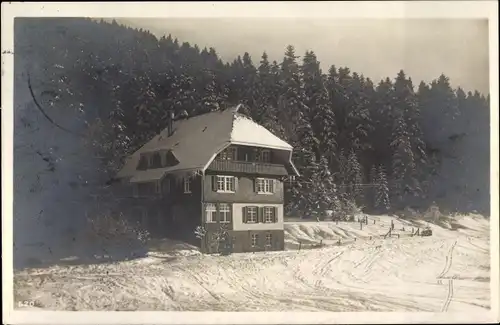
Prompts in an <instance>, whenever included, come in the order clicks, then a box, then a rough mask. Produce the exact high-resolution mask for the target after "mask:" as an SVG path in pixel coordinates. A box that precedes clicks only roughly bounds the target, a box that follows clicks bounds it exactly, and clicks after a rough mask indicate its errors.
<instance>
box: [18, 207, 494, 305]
mask: <svg viewBox="0 0 500 325" xmlns="http://www.w3.org/2000/svg"><path fill="white" fill-rule="evenodd" d="M380 218H381V219H380V220H383V221H384V220H385V221H388V220H389V219H388V218H386V217H380ZM389 222H390V221H389ZM416 222H423V221H416ZM456 222H457V224H458V225H460V227H459V229H458V230H455V231H453V230H450V229H447V228H443V227H440V226H436V225H432V229H433V231H434V235H433V236H432V237H413V238H411V237H405V238H400V239H397V238H395V237H392V238H390V239H385V240H384V239H373V240H368V239H367V238H366V236H367V235H369V234H377V233H383V232H384V231H385V229H384V227H383V226H381V225H382V223H379V224H378V226H377V224H376V226H373V225H372V226H370V227H368V228H369V229H368V230H366V231H365V232H358V231H357V230H356V229H355V228H354V227H351V226H354V225H334V224H327V223H322V224H319V225H316V224H314V223H311V222H307V223H301V224H298V223H295V224H287V225H286V233H287V241H288V243H291V242H293V241H297V240H298V239H300V240H305V239H306V238H310V239H311V240H321V239H324V240H328V239H331V238H336V236H338V235H339V234H341V235H342V237H344V238H351V239H354V238H357V240H356V242H351V243H349V244H348V245H342V246H327V247H324V248H320V249H302V250H300V251H298V250H293V249H292V250H290V249H289V250H287V251H284V252H269V253H265V252H262V253H255V254H233V255H230V256H207V255H202V254H200V253H199V252H198V251H197V250H196V249H195V248H194V247H190V246H188V245H184V244H180V243H172V242H164V243H163V245H156V249H152V251H151V252H150V253H149V256H148V257H145V258H140V259H135V260H132V261H124V262H116V263H108V264H92V265H86V266H82V265H70V262H67V264H68V265H59V266H53V267H50V268H44V269H27V270H24V271H20V272H16V274H15V281H14V284H15V295H16V299H30V300H33V301H36V304H37V306H36V307H35V308H37V307H38V308H46V309H56V310H169V311H208V310H210V311H288V310H292V309H293V310H295V311H427V312H440V311H458V312H465V311H470V312H477V311H479V312H481V311H486V310H487V309H488V308H489V306H490V302H489V301H490V293H489V278H490V264H489V261H490V258H489V221H488V220H487V219H484V218H483V217H480V216H463V217H460V218H458V219H457V220H456ZM424 223H425V222H424ZM124 275H126V276H124Z"/></svg>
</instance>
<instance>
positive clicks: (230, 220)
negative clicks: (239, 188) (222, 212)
mask: <svg viewBox="0 0 500 325" xmlns="http://www.w3.org/2000/svg"><path fill="white" fill-rule="evenodd" d="M228 205H229V214H228V219H227V221H228V222H233V205H232V204H228Z"/></svg>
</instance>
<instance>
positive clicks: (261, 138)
mask: <svg viewBox="0 0 500 325" xmlns="http://www.w3.org/2000/svg"><path fill="white" fill-rule="evenodd" d="M240 107H241V105H238V106H236V107H233V108H230V109H226V110H222V111H216V112H210V113H206V114H202V115H198V116H193V117H190V118H186V119H181V120H177V121H175V122H173V134H172V135H171V136H168V129H165V130H163V131H162V132H160V134H158V135H156V136H155V137H154V138H153V139H152V140H150V141H149V142H147V143H146V144H145V145H144V146H142V147H141V148H140V149H139V150H137V151H136V152H134V153H133V154H132V155H131V156H129V157H128V158H127V159H126V161H125V165H124V166H123V168H122V169H121V170H120V171H119V172H118V174H117V178H130V181H131V182H147V181H151V180H156V179H161V178H162V177H163V176H164V175H166V174H169V173H174V172H175V173H179V172H186V173H188V172H193V171H204V170H206V168H207V167H208V165H209V164H210V163H211V162H212V161H213V159H214V158H215V156H216V155H217V154H218V153H219V152H221V151H222V150H224V149H225V148H226V147H227V146H229V145H230V144H237V145H247V146H256V147H263V148H270V149H278V150H285V151H290V153H291V151H292V146H290V145H289V144H288V143H286V142H285V141H283V140H281V139H280V138H278V137H277V136H275V135H274V134H272V133H271V132H270V131H269V130H267V129H266V128H264V127H263V126H261V125H259V124H257V123H255V122H254V121H253V120H251V119H250V118H248V117H246V116H244V115H243V114H241V113H239V112H238V109H239V108H240ZM159 150H170V151H171V152H172V154H173V155H174V156H175V158H176V159H177V160H178V161H179V163H178V164H176V165H175V166H169V167H164V168H156V169H149V170H137V166H138V164H139V160H140V157H141V154H142V153H147V152H155V151H159ZM290 159H291V154H290ZM290 164H291V166H292V169H293V170H294V171H296V168H295V166H293V163H292V162H291V160H290ZM297 174H298V173H297Z"/></svg>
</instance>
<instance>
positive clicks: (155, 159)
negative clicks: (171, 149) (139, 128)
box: [149, 152, 162, 168]
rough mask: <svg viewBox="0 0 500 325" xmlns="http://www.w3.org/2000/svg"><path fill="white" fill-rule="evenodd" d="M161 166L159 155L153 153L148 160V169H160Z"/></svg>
mask: <svg viewBox="0 0 500 325" xmlns="http://www.w3.org/2000/svg"><path fill="white" fill-rule="evenodd" d="M160 167H162V164H161V155H160V153H159V152H155V153H153V154H152V155H151V156H150V158H149V168H160Z"/></svg>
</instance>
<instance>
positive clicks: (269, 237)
mask: <svg viewBox="0 0 500 325" xmlns="http://www.w3.org/2000/svg"><path fill="white" fill-rule="evenodd" d="M272 244H273V236H272V235H271V234H267V235H266V247H271V246H272Z"/></svg>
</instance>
